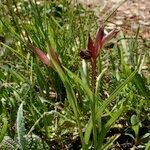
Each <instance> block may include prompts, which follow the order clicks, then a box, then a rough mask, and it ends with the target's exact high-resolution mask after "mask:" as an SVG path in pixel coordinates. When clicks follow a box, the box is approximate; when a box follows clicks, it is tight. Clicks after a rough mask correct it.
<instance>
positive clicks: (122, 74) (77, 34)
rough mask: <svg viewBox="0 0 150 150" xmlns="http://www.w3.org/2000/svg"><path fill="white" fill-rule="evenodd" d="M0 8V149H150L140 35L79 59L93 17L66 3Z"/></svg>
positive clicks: (149, 92) (16, 0) (149, 91)
mask: <svg viewBox="0 0 150 150" xmlns="http://www.w3.org/2000/svg"><path fill="white" fill-rule="evenodd" d="M1 3H2V5H1V6H0V7H1V10H2V11H1V12H0V15H1V16H0V41H1V43H0V44H1V45H0V46H1V47H0V48H1V49H0V142H1V143H0V149H2V150H3V149H4V150H5V149H6V150H7V149H12V150H16V149H23V150H28V149H31V150H32V149H33V150H47V149H50V150H52V149H55V150H60V149H63V150H64V149H66V150H68V149H75V150H78V149H81V148H82V149H83V150H88V149H95V150H107V149H115V150H116V149H119V148H122V149H130V148H131V147H133V148H135V149H138V148H139V149H140V148H143V149H145V150H148V149H149V148H150V141H149V139H150V126H149V122H150V107H149V106H150V85H149V84H150V78H149V76H148V71H149V70H148V65H149V56H148V48H147V47H143V46H141V45H140V38H139V36H138V33H139V31H137V33H135V36H132V37H126V35H124V33H123V32H122V31H120V32H118V33H116V34H117V36H115V37H114V35H113V36H112V37H111V38H113V39H112V40H111V41H107V43H105V46H103V47H102V46H99V47H98V50H99V51H100V52H99V54H98V55H96V58H94V57H91V56H90V58H89V55H91V52H90V54H89V51H88V59H90V60H84V59H82V58H83V55H82V56H81V52H83V53H84V55H86V56H87V50H83V49H87V48H88V50H89V48H90V47H91V45H93V44H92V41H91V40H90V38H89V39H88V37H89V36H88V34H89V33H90V34H91V37H92V39H94V38H95V36H94V35H95V34H96V31H97V29H99V27H101V26H102V25H101V24H100V23H99V22H98V18H96V17H95V15H94V13H93V12H92V11H89V10H88V9H85V8H83V7H82V6H81V5H78V4H73V3H72V2H69V1H66V0H59V1H53V2H50V1H32V0H28V1H25V0H12V1H10V0H3V1H2V2H1ZM111 13H113V12H110V14H111ZM109 17H111V15H110V16H109ZM109 17H108V16H107V18H104V20H106V21H104V23H103V26H104V27H105V26H107V21H108V19H109ZM102 32H104V33H105V32H110V31H108V30H107V31H106V29H105V28H104V29H103V31H102ZM102 32H101V33H100V35H98V34H96V35H98V38H96V39H97V41H101V40H102V37H103V36H104V33H102ZM96 37H97V36H96ZM89 41H90V42H89ZM87 43H88V46H86V45H87ZM82 50H83V51H82ZM80 56H81V58H80ZM92 56H93V54H92ZM84 58H85V57H84ZM93 60H94V65H95V66H93V63H92V62H93ZM143 66H144V67H143ZM143 68H146V70H143Z"/></svg>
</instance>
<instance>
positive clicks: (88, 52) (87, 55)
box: [80, 26, 119, 91]
mask: <svg viewBox="0 0 150 150" xmlns="http://www.w3.org/2000/svg"><path fill="white" fill-rule="evenodd" d="M118 32H119V31H118V30H117V29H114V30H112V31H110V32H109V33H108V34H106V35H105V34H104V27H103V26H101V27H100V28H99V29H98V31H97V33H96V38H95V41H93V40H92V38H91V36H90V34H89V35H88V43H87V48H86V49H85V50H82V51H81V52H80V57H81V58H82V59H85V60H89V61H90V62H91V67H92V81H91V82H92V89H93V91H95V86H96V60H97V57H98V56H99V54H100V51H101V49H102V47H103V46H104V44H106V43H107V42H108V41H109V40H111V39H112V38H113V37H115V36H116V34H117V33H118Z"/></svg>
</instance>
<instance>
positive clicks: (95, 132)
mask: <svg viewBox="0 0 150 150" xmlns="http://www.w3.org/2000/svg"><path fill="white" fill-rule="evenodd" d="M91 66H92V83H91V84H92V90H93V92H94V94H93V101H92V104H91V115H92V124H93V138H94V149H95V150H96V149H97V131H96V118H95V116H96V113H95V105H96V101H95V88H96V59H91Z"/></svg>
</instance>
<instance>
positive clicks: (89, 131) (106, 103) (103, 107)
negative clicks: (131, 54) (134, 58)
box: [84, 70, 137, 143]
mask: <svg viewBox="0 0 150 150" xmlns="http://www.w3.org/2000/svg"><path fill="white" fill-rule="evenodd" d="M136 72H137V70H135V71H134V72H133V73H131V74H130V76H129V77H128V78H127V79H126V80H125V81H124V82H123V83H122V84H120V85H119V86H118V87H117V88H116V89H115V90H114V92H112V94H111V95H110V97H109V98H107V99H106V100H105V101H104V102H103V103H102V105H101V107H99V108H98V109H97V113H96V119H97V120H99V119H100V117H101V115H102V112H103V111H104V110H105V109H106V108H107V106H108V105H109V104H110V103H111V102H112V101H114V99H115V97H116V96H117V95H119V93H120V91H121V90H122V89H123V88H124V86H125V85H126V84H128V83H129V82H130V81H131V80H132V79H133V77H134V76H135V74H136ZM91 131H92V119H91V118H90V119H89V122H88V124H87V128H86V131H85V135H84V140H85V143H88V142H89V138H90V135H91Z"/></svg>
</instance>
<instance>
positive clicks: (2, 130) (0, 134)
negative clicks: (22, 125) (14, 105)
mask: <svg viewBox="0 0 150 150" xmlns="http://www.w3.org/2000/svg"><path fill="white" fill-rule="evenodd" d="M3 122H4V124H3V126H2V129H1V133H0V143H1V142H2V140H3V138H4V136H5V133H6V132H7V127H8V121H7V120H6V119H5V120H4V121H3Z"/></svg>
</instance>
